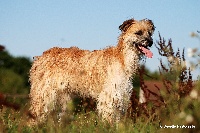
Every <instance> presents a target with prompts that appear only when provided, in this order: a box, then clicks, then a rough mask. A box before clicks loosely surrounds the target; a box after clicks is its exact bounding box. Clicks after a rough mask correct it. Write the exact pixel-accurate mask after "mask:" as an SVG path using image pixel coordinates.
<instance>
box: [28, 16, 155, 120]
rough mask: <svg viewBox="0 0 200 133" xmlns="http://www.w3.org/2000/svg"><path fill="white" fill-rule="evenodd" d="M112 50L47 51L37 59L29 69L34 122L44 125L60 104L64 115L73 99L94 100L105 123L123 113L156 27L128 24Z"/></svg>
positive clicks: (136, 22) (127, 21) (56, 49)
mask: <svg viewBox="0 0 200 133" xmlns="http://www.w3.org/2000/svg"><path fill="white" fill-rule="evenodd" d="M119 28H120V30H121V31H122V34H121V35H120V36H119V38H118V44H117V46H115V47H108V48H105V49H103V50H94V51H89V50H81V49H79V48H77V47H71V48H58V47H54V48H51V49H49V50H47V51H45V52H44V53H43V55H41V56H36V57H35V59H34V62H33V65H32V68H31V70H30V83H31V90H30V99H31V100H30V105H31V107H30V112H31V114H32V115H33V116H34V119H32V120H31V121H32V122H33V123H35V124H36V123H38V122H39V123H40V122H44V120H45V119H46V116H47V115H48V114H49V113H50V112H51V111H52V110H54V109H55V108H56V107H57V106H56V105H60V107H61V109H62V111H63V112H65V111H66V105H67V104H66V103H67V102H68V101H69V100H70V96H71V94H74V93H76V94H80V95H81V96H83V97H92V98H94V99H96V101H97V111H98V114H99V115H100V116H102V118H103V119H105V120H108V121H109V122H113V121H116V120H119V119H120V116H121V115H122V114H124V113H125V111H126V109H127V107H128V104H129V98H130V95H131V90H132V88H133V86H132V82H131V77H132V76H133V75H134V74H136V71H137V68H138V67H139V59H140V57H141V56H143V55H144V53H143V52H142V50H141V49H140V48H139V47H140V46H143V47H145V48H147V47H148V46H151V45H152V43H153V41H152V37H151V36H152V34H153V32H154V25H153V23H152V21H151V20H148V19H144V20H140V21H137V20H134V19H130V20H126V21H125V22H124V23H123V24H122V25H120V27H119Z"/></svg>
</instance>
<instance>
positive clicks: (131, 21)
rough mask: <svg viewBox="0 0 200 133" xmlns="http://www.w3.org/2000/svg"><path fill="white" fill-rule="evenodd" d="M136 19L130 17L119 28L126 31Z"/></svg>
mask: <svg viewBox="0 0 200 133" xmlns="http://www.w3.org/2000/svg"><path fill="white" fill-rule="evenodd" d="M134 21H135V20H134V19H129V20H126V21H124V22H123V24H122V25H120V26H119V29H120V30H121V31H123V32H126V30H127V29H128V27H129V26H131V25H132V24H133V22H134Z"/></svg>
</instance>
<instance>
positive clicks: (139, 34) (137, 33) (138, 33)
mask: <svg viewBox="0 0 200 133" xmlns="http://www.w3.org/2000/svg"><path fill="white" fill-rule="evenodd" d="M135 34H136V35H138V36H141V35H142V34H143V33H142V31H141V30H139V31H137V32H135Z"/></svg>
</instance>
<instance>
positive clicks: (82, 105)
mask: <svg viewBox="0 0 200 133" xmlns="http://www.w3.org/2000/svg"><path fill="white" fill-rule="evenodd" d="M192 37H195V38H197V39H199V34H198V33H197V34H195V33H194V34H193V36H192ZM155 46H156V47H157V49H158V53H159V55H160V57H162V59H160V66H159V70H158V71H157V72H156V74H155V73H148V74H147V71H146V69H145V66H141V69H140V70H139V72H138V76H136V77H134V78H133V83H135V82H137V83H140V84H139V86H140V87H141V89H142V90H143V91H144V93H145V97H146V99H147V102H145V103H139V102H138V99H139V98H138V97H139V96H138V90H139V87H136V88H135V89H134V90H133V94H132V97H131V99H130V101H131V103H130V107H129V109H128V111H127V113H126V114H125V116H124V117H123V118H122V119H121V120H120V122H118V123H113V124H109V123H107V122H105V121H102V120H101V118H100V117H98V116H97V113H96V112H95V101H92V99H86V98H84V99H81V98H76V99H74V100H73V102H71V103H69V105H68V112H67V113H66V115H65V116H64V117H63V119H62V120H61V121H60V122H59V121H58V119H57V113H58V111H59V108H58V109H57V110H55V111H54V112H52V113H51V115H50V116H49V117H48V119H47V121H46V122H45V123H43V124H40V125H37V126H34V127H29V126H27V121H28V117H29V116H28V108H29V99H28V98H27V97H23V96H21V95H19V96H18V97H17V96H16V97H11V96H10V97H9V95H7V97H4V98H2V99H3V100H5V101H4V102H0V133H7V132H8V133H18V132H20V133H34V132H38V133H55V132H56V133H68V132H72V133H77V132H81V133H82V132H83V133H94V132H95V133H107V132H111V133H113V132H116V133H156V132H158V133H164V132H167V133H171V132H176V133H190V132H191V133H192V132H200V111H199V110H200V97H199V95H200V81H199V79H195V80H194V79H193V77H192V73H193V71H192V69H199V64H200V57H199V51H198V49H197V50H196V51H193V57H194V60H195V61H194V62H192V63H191V64H194V66H195V68H191V67H188V66H187V65H186V64H187V63H186V59H185V56H186V55H185V50H184V49H177V50H176V49H174V48H173V44H172V40H171V39H169V40H168V41H166V40H165V39H164V38H162V37H161V36H159V40H157V41H156V42H155ZM195 55H196V56H195ZM163 60H166V61H163ZM28 67H29V66H28ZM3 70H4V69H3V68H2V69H1V71H3ZM9 73H11V72H10V71H9ZM1 74H2V72H1ZM13 77H14V76H13ZM24 77H26V78H27V76H26V75H25V76H24ZM15 78H16V79H17V78H18V79H19V78H20V77H18V76H17V75H15ZM0 79H1V78H0ZM147 80H148V81H151V82H152V83H153V82H154V81H155V80H156V81H158V82H159V83H161V84H162V85H156V84H153V86H151V87H150V86H148V85H146V81H147ZM1 82H2V80H1ZM4 82H5V81H4ZM13 82H15V80H13ZM20 82H23V78H22V79H21V80H20ZM19 87H28V85H27V86H20V85H19ZM152 90H154V91H152ZM17 92H19V94H21V93H20V91H15V92H13V94H14V93H15V94H16V93H17ZM2 93H6V94H8V93H9V92H2ZM27 94H28V91H25V93H24V95H27ZM152 97H153V98H152ZM8 103H15V104H19V105H20V108H14V107H13V106H12V105H10V106H9V105H8ZM13 105H14V104H13Z"/></svg>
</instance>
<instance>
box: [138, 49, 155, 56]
mask: <svg viewBox="0 0 200 133" xmlns="http://www.w3.org/2000/svg"><path fill="white" fill-rule="evenodd" d="M139 48H140V49H141V50H142V52H143V53H144V54H145V55H146V57H148V58H152V57H153V53H152V52H151V51H150V50H148V49H147V48H144V47H139Z"/></svg>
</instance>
